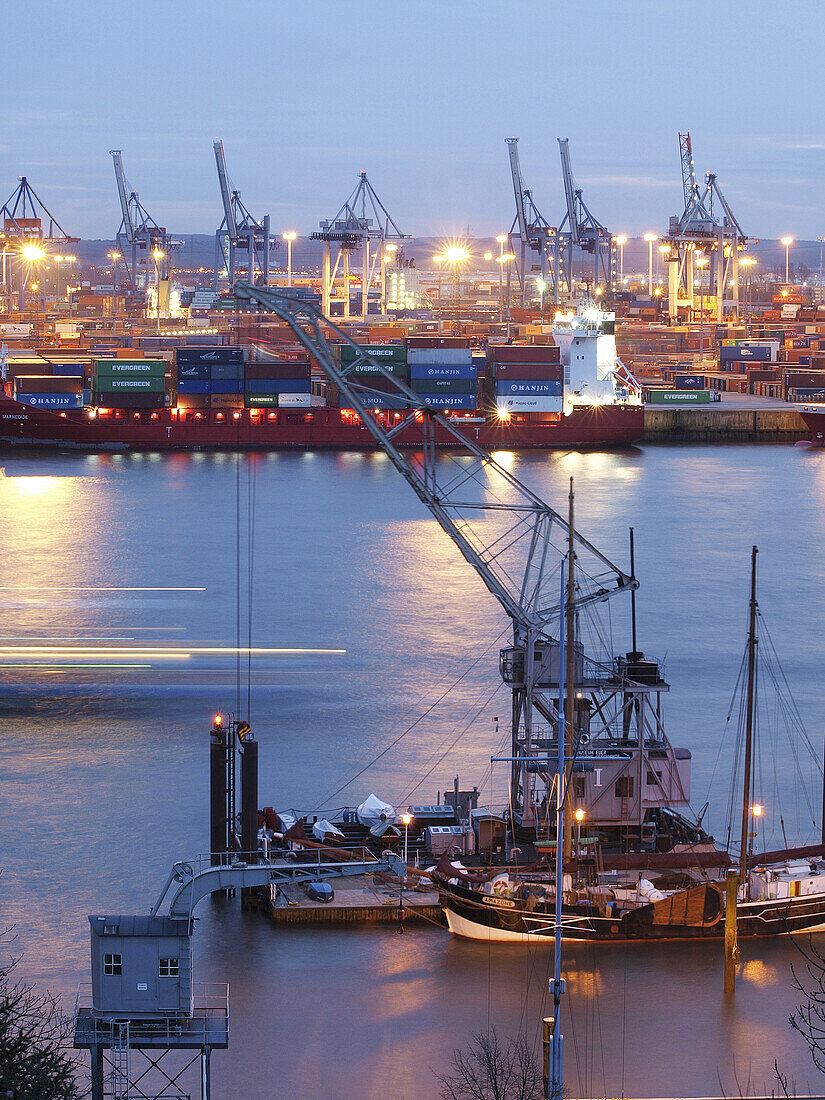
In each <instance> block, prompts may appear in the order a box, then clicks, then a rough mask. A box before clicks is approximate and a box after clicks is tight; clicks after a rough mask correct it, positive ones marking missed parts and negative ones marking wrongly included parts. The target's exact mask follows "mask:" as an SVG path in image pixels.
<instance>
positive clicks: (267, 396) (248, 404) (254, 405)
mask: <svg viewBox="0 0 825 1100" xmlns="http://www.w3.org/2000/svg"><path fill="white" fill-rule="evenodd" d="M243 403H244V407H245V408H247V409H259V408H262V407H272V408H277V406H278V394H277V393H247V394H245V395H244V400H243Z"/></svg>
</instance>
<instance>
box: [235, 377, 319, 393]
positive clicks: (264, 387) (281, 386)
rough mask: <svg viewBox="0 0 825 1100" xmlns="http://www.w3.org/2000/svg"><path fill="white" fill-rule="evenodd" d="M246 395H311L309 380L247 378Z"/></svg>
mask: <svg viewBox="0 0 825 1100" xmlns="http://www.w3.org/2000/svg"><path fill="white" fill-rule="evenodd" d="M244 390H245V391H246V393H310V392H311V390H310V382H309V379H308V378H247V380H246V384H245V385H244Z"/></svg>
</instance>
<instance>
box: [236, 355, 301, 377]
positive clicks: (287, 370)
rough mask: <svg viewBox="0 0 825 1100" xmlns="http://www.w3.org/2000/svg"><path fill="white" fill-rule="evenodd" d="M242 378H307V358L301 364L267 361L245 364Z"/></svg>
mask: <svg viewBox="0 0 825 1100" xmlns="http://www.w3.org/2000/svg"><path fill="white" fill-rule="evenodd" d="M244 377H245V378H248V379H251V378H309V377H310V366H309V357H307V359H306V362H303V363H296V362H291V363H279V362H275V361H274V360H268V361H266V362H261V363H247V364H246V367H245V368H244Z"/></svg>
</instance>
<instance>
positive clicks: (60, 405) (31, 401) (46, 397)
mask: <svg viewBox="0 0 825 1100" xmlns="http://www.w3.org/2000/svg"><path fill="white" fill-rule="evenodd" d="M16 398H17V400H18V401H20V402H22V404H24V405H32V406H34V407H35V408H38V409H82V408H83V391H82V390H79V391H78V392H77V393H18V394H16Z"/></svg>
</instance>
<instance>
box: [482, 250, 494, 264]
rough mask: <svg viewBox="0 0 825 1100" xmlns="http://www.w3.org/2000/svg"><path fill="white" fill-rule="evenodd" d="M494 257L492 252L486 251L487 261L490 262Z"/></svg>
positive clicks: (485, 257)
mask: <svg viewBox="0 0 825 1100" xmlns="http://www.w3.org/2000/svg"><path fill="white" fill-rule="evenodd" d="M492 258H493V254H492V252H485V253H484V259H485V260H486V261H487V263H489V262H490V260H492Z"/></svg>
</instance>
